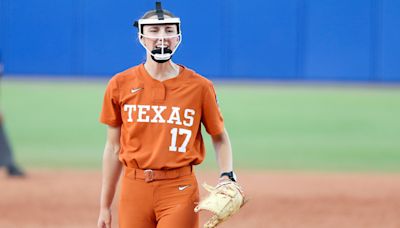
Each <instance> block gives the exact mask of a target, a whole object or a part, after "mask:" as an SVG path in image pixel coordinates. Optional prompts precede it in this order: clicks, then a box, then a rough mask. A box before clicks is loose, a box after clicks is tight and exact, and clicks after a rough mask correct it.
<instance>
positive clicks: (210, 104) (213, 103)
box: [201, 82, 224, 135]
mask: <svg viewBox="0 0 400 228" xmlns="http://www.w3.org/2000/svg"><path fill="white" fill-rule="evenodd" d="M201 122H202V123H203V125H204V127H205V128H206V131H207V133H208V134H210V135H218V134H221V133H222V132H223V131H224V119H223V117H222V113H221V110H220V108H219V106H218V103H217V95H216V93H215V89H214V86H213V84H212V83H211V82H210V83H209V84H207V86H206V87H205V88H204V91H203V103H202V115H201Z"/></svg>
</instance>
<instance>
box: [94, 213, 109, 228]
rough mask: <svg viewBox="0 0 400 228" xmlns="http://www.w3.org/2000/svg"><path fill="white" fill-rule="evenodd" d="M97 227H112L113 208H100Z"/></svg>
mask: <svg viewBox="0 0 400 228" xmlns="http://www.w3.org/2000/svg"><path fill="white" fill-rule="evenodd" d="M97 228H111V209H109V208H105V209H101V210H100V215H99V221H98V222H97Z"/></svg>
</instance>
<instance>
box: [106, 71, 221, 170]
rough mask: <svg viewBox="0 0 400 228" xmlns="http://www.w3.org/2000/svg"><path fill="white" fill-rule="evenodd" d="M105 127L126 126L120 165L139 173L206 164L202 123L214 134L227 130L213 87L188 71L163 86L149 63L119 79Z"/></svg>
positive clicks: (110, 91)
mask: <svg viewBox="0 0 400 228" xmlns="http://www.w3.org/2000/svg"><path fill="white" fill-rule="evenodd" d="M100 122H102V123H104V124H107V125H110V126H114V127H117V126H120V127H121V150H120V160H121V162H123V163H124V164H125V165H126V166H128V167H133V168H139V169H172V168H178V167H183V166H187V165H197V164H200V163H201V162H202V161H203V160H204V156H205V147H204V142H203V138H202V135H201V124H203V125H204V127H205V128H206V130H207V132H208V133H209V134H210V135H217V134H220V133H222V132H223V131H224V123H223V118H222V114H221V112H220V110H219V107H218V104H217V100H216V94H215V90H214V87H213V84H212V82H211V81H210V80H208V79H206V78H204V77H202V76H200V75H199V74H197V73H195V72H194V71H192V70H190V69H188V68H185V67H184V66H180V72H179V74H178V76H176V77H174V78H171V79H168V80H165V81H162V82H160V81H158V80H155V79H153V78H152V77H151V76H150V75H149V74H148V73H147V71H146V69H145V68H144V65H143V64H141V65H138V66H135V67H132V68H130V69H128V70H126V71H124V72H121V73H119V74H117V75H115V76H114V77H113V78H111V80H110V81H109V83H108V86H107V89H106V92H105V95H104V102H103V109H102V112H101V116H100Z"/></svg>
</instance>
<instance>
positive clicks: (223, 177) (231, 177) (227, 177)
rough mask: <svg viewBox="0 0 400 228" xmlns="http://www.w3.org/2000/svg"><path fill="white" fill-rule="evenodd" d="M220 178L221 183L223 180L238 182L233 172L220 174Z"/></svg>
mask: <svg viewBox="0 0 400 228" xmlns="http://www.w3.org/2000/svg"><path fill="white" fill-rule="evenodd" d="M219 178H220V181H221V180H231V181H233V182H236V181H237V177H236V174H235V172H233V171H230V172H223V173H221V174H220V176H219Z"/></svg>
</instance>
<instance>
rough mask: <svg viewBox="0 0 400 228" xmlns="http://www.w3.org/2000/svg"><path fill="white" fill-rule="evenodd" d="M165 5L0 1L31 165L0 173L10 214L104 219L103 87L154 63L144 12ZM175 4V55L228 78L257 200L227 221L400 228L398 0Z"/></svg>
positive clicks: (69, 222)
mask: <svg viewBox="0 0 400 228" xmlns="http://www.w3.org/2000/svg"><path fill="white" fill-rule="evenodd" d="M154 2H155V1H150V0H140V1H138V0H136V1H134V0H130V1H127V0H117V1H110V0H52V1H50V0H35V1H33V0H0V56H1V57H0V63H1V62H2V63H3V65H4V74H5V75H4V77H3V78H2V80H1V84H0V88H1V89H0V93H1V97H0V110H1V112H2V113H3V117H4V119H3V120H4V122H3V125H4V127H5V130H6V133H7V138H8V139H9V141H10V145H11V147H12V149H13V152H14V156H15V158H16V161H17V163H18V164H20V165H21V166H22V167H23V168H24V169H25V170H26V171H27V173H28V178H26V179H25V182H18V181H14V180H9V179H7V180H6V179H5V178H3V179H2V178H0V187H1V188H2V189H1V193H0V215H2V217H0V227H7V228H8V227H93V226H94V224H95V221H96V219H97V210H98V204H97V202H98V195H99V191H100V183H101V177H100V169H101V159H102V153H103V148H104V144H105V137H106V135H105V132H106V126H104V125H102V124H100V123H99V122H98V118H99V113H100V110H101V104H102V99H103V93H104V90H105V87H106V84H107V82H108V80H109V79H110V78H111V77H112V76H113V75H114V74H116V73H118V72H120V71H123V70H125V69H127V68H129V67H131V66H134V65H137V64H139V63H142V62H143V61H144V60H145V51H144V49H143V48H142V47H141V46H140V44H139V43H138V41H137V30H136V29H135V28H134V27H133V26H132V24H133V22H134V21H135V20H137V19H138V18H139V17H141V16H142V15H143V14H144V13H145V12H146V11H147V10H150V9H153V8H154ZM162 3H163V6H164V8H166V9H169V10H171V11H172V12H173V13H175V14H176V15H177V16H179V17H180V18H181V21H182V31H183V32H182V34H183V42H182V44H181V46H180V47H179V49H178V51H177V52H176V53H175V56H174V57H173V59H174V61H175V62H177V63H180V64H183V65H185V66H187V67H189V68H191V69H193V70H195V71H197V72H198V73H200V74H202V75H203V76H205V77H207V78H209V79H211V80H213V82H214V83H215V86H216V90H217V95H218V100H219V104H220V107H221V109H222V112H223V115H224V118H225V124H226V128H227V130H228V132H229V134H230V137H231V141H232V145H233V150H234V166H235V169H236V170H237V171H238V174H239V179H240V182H241V183H243V185H244V186H245V189H246V191H247V192H248V193H249V195H251V196H253V197H254V199H256V200H253V201H252V203H251V206H248V207H247V208H245V209H244V212H242V214H241V215H240V216H237V217H236V220H235V219H234V220H232V221H233V222H231V223H230V224H229V223H228V225H227V226H226V227H307V228H309V227H338V226H340V227H399V226H400V223H399V220H398V214H396V213H397V212H398V208H399V205H400V195H399V192H400V186H399V182H398V180H399V177H398V173H399V171H400V119H399V117H400V84H399V83H400V62H399V60H400V42H399V41H400V29H399V28H400V1H398V0H279V1H273V0H263V1H261V0H256V1H238V0H218V1H211V0H202V1H199V0H191V1H172V0H165V1H163V2H162ZM204 135H205V139H206V143H207V151H208V152H207V153H208V156H206V161H205V162H204V163H203V164H202V165H200V166H199V167H198V169H200V172H199V173H203V176H201V175H200V182H202V180H203V179H201V178H204V179H207V178H208V179H207V180H209V182H210V180H214V179H215V177H216V173H217V172H216V169H217V166H216V162H215V158H214V155H213V154H214V153H213V150H212V146H211V144H210V141H209V137H208V136H206V134H204ZM209 170H211V174H207V172H208V171H209ZM276 172H279V173H281V172H283V173H284V174H283V175H282V174H277V173H276ZM204 173H206V174H204ZM321 173H322V175H320V174H321ZM355 173H357V174H355ZM358 173H361V174H358ZM371 173H373V175H372V176H370V174H371ZM286 174H288V175H286ZM342 174H344V175H342ZM207 175H208V177H207V178H205V177H204V176H207ZM314 175H316V176H314ZM396 180H397V181H396ZM211 183H212V182H211ZM261 184H267V186H264V187H263V186H261ZM302 187H305V188H306V189H305V190H299V189H300V188H302ZM307 187H308V188H307ZM367 189H368V191H369V192H368V191H367ZM360 193H362V194H360ZM79 197H80V198H79ZM26 202H30V206H31V207H34V209H31V207H28V206H27V205H26ZM343 202H344V203H343ZM55 208H56V210H55ZM62 208H63V210H61V209H62ZM257 208H258V209H257ZM250 210H253V211H250ZM267 212H268V213H267ZM21 214H23V215H24V216H25V217H24V219H21V217H20V216H21ZM307 216H308V217H307ZM350 220H351V221H353V222H356V223H351V222H350ZM25 221H26V222H27V223H25ZM326 221H328V223H329V222H330V224H331V226H321V224H323V223H324V222H326ZM29 224H30V225H29ZM355 224H356V225H355ZM222 227H224V226H222Z"/></svg>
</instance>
